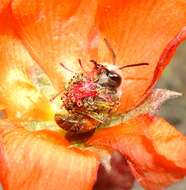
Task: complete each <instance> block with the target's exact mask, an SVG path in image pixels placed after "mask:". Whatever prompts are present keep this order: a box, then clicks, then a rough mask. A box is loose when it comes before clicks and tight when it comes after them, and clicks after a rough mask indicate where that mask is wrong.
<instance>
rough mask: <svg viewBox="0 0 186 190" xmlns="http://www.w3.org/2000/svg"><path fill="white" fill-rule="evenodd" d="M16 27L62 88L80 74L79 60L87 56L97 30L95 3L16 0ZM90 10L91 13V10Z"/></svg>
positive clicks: (47, 71) (32, 51)
mask: <svg viewBox="0 0 186 190" xmlns="http://www.w3.org/2000/svg"><path fill="white" fill-rule="evenodd" d="M12 9H13V14H14V16H15V18H16V21H17V24H16V25H15V28H16V30H17V33H18V34H19V35H20V37H21V39H22V40H23V41H24V43H25V44H26V47H27V48H28V49H29V50H30V52H31V53H32V56H33V57H34V59H35V60H36V61H37V62H38V63H39V65H40V66H41V67H42V68H43V69H44V71H45V72H46V73H47V74H48V76H49V77H50V79H51V81H52V82H53V84H54V85H55V86H56V87H58V88H59V89H60V88H63V86H64V79H65V81H66V80H69V78H71V77H72V75H74V74H72V73H71V72H69V71H68V70H67V69H65V68H63V67H62V66H61V65H60V62H62V63H63V64H64V65H65V66H66V67H67V68H68V69H70V70H72V71H77V70H78V71H79V70H80V69H81V68H80V65H79V64H78V59H79V58H81V59H82V58H84V57H86V56H87V55H86V53H87V52H86V49H87V46H89V44H88V39H89V38H90V36H91V35H92V31H93V30H94V28H93V27H94V19H95V12H96V1H94V0H90V1H89V2H88V3H87V1H86V0H77V1H74V0H62V1H61V0H60V1H59V0H51V1H50V2H49V1H47V0H41V1H39V2H38V1H37V0H31V1H29V2H28V1H26V0H14V1H13V4H12ZM90 10H91V11H90Z"/></svg>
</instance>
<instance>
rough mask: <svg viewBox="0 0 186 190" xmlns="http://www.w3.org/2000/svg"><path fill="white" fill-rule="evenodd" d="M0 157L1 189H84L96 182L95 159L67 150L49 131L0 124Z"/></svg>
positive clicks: (96, 163)
mask: <svg viewBox="0 0 186 190" xmlns="http://www.w3.org/2000/svg"><path fill="white" fill-rule="evenodd" d="M3 125H4V124H3ZM0 155H1V156H0V181H1V182H2V185H3V188H4V190H8V189H14V190H20V189H21V190H28V189H29V190H36V189H37V190H43V189H45V190H51V189H61V188H62V189H63V190H72V189H73V190H85V189H86V190H88V189H92V186H93V184H94V182H95V180H96V174H97V167H98V161H97V158H96V156H95V155H94V154H93V153H90V152H88V151H81V150H79V149H75V148H70V147H68V142H66V141H65V139H63V137H59V136H57V135H55V134H54V135H53V134H51V132H50V133H46V132H45V133H42V132H39V133H38V132H33V133H31V132H28V131H26V130H24V129H23V128H21V127H17V128H13V127H7V126H6V127H2V125H1V128H0Z"/></svg>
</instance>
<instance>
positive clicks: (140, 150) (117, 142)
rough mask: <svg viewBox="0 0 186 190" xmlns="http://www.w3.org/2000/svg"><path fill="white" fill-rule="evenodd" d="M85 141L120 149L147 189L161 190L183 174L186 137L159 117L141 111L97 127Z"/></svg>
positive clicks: (185, 172)
mask: <svg viewBox="0 0 186 190" xmlns="http://www.w3.org/2000/svg"><path fill="white" fill-rule="evenodd" d="M87 144H89V145H97V146H106V147H112V148H113V149H116V150H119V151H120V152H121V153H122V154H123V155H124V156H125V157H126V158H127V160H128V163H129V165H130V167H131V169H132V172H133V174H134V175H135V177H136V179H137V180H138V182H139V183H140V184H141V185H143V187H144V188H145V189H148V190H161V189H163V188H165V187H167V186H168V185H170V184H172V183H173V182H176V181H178V180H179V179H181V178H183V177H184V176H186V137H185V136H183V135H182V134H181V133H179V132H178V131H177V130H176V129H175V128H173V127H172V126H171V125H170V124H169V123H167V122H166V121H165V120H163V119H161V118H156V117H154V116H149V115H141V116H139V117H137V118H135V119H132V120H129V121H127V122H125V123H123V124H121V125H118V126H115V127H112V128H107V129H99V130H97V132H96V133H95V135H94V136H93V137H91V138H90V139H89V141H88V142H87Z"/></svg>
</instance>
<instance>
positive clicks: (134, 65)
mask: <svg viewBox="0 0 186 190" xmlns="http://www.w3.org/2000/svg"><path fill="white" fill-rule="evenodd" d="M146 65H149V63H136V64H131V65H124V66H122V67H120V68H119V69H121V70H122V69H124V68H127V67H137V66H146Z"/></svg>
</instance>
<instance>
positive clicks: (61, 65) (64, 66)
mask: <svg viewBox="0 0 186 190" xmlns="http://www.w3.org/2000/svg"><path fill="white" fill-rule="evenodd" d="M60 65H61V66H62V67H63V68H64V69H66V70H67V71H70V72H71V73H75V72H74V71H72V70H70V69H69V68H67V67H66V66H65V65H64V64H63V63H62V62H61V63H60Z"/></svg>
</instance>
